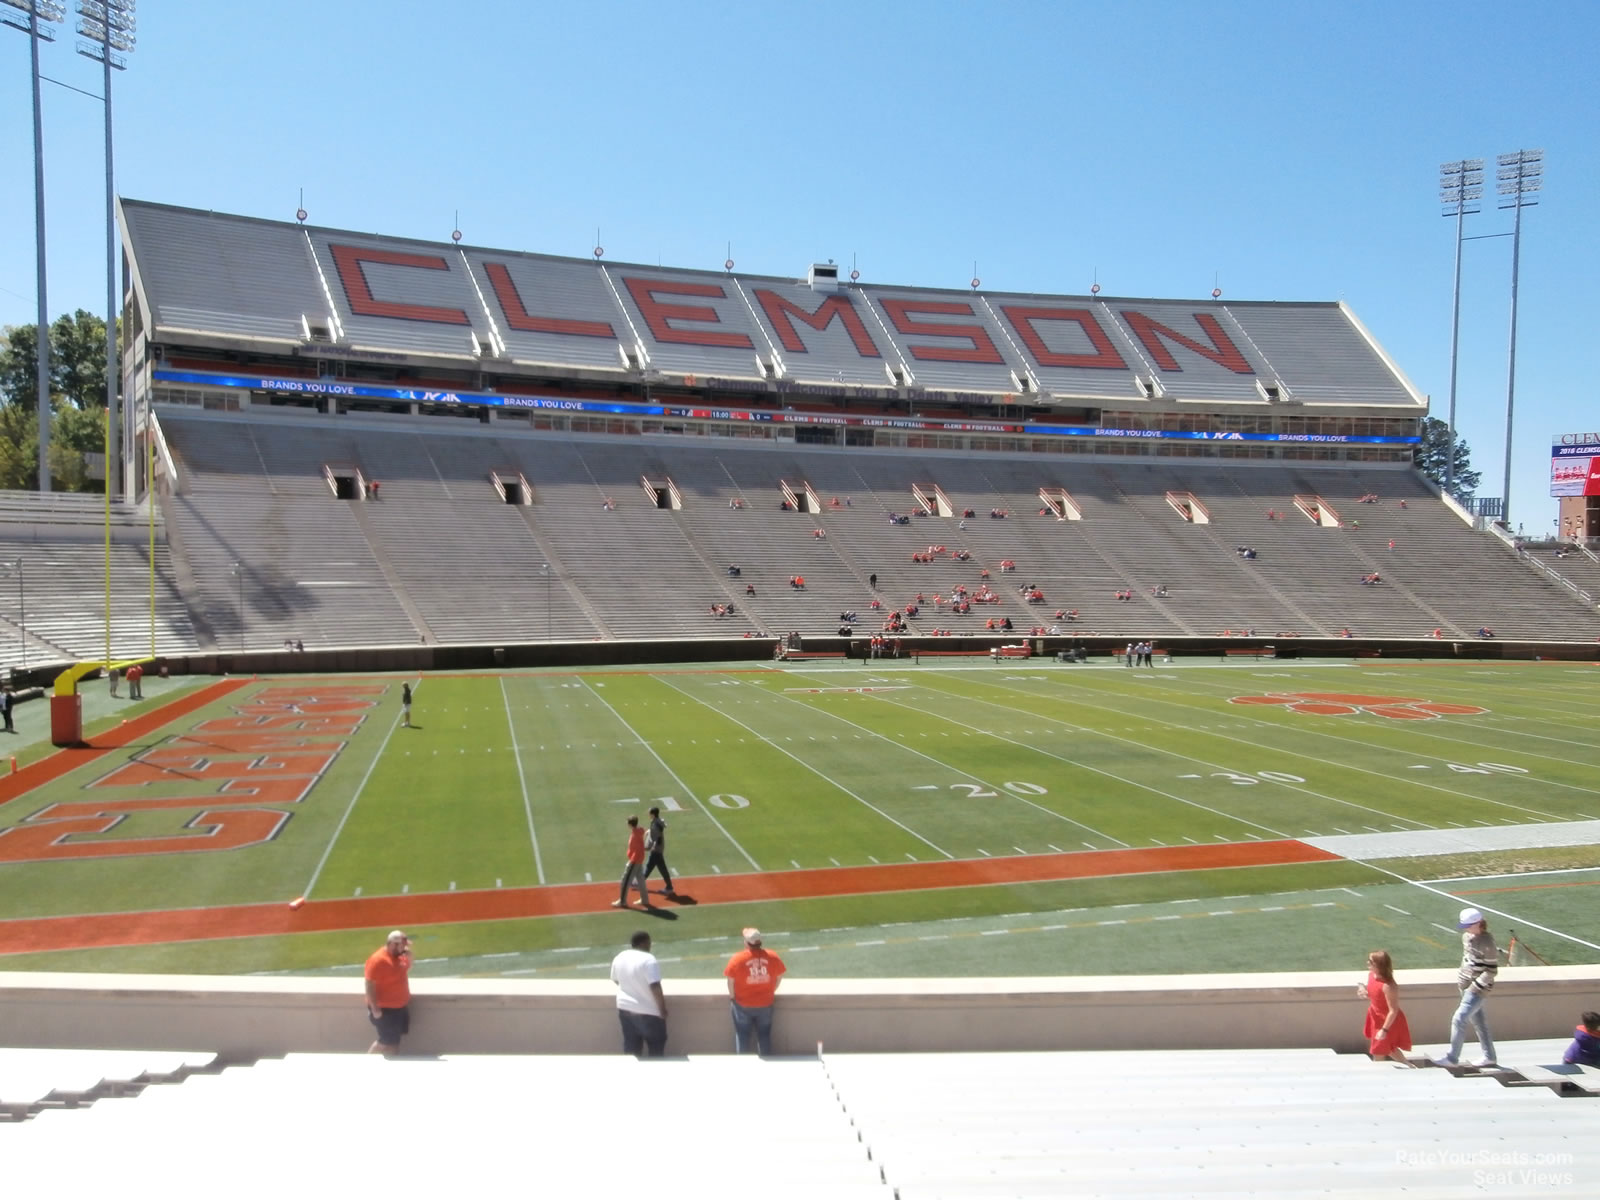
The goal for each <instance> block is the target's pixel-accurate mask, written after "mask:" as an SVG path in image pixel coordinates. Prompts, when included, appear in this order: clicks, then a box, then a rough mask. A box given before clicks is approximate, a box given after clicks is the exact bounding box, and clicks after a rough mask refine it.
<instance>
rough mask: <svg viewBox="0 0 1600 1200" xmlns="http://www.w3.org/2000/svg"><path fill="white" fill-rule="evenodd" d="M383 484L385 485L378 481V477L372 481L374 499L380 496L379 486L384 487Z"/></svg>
mask: <svg viewBox="0 0 1600 1200" xmlns="http://www.w3.org/2000/svg"><path fill="white" fill-rule="evenodd" d="M382 486H383V485H382V484H380V483H379V482H378V481H377V480H376V479H374V480H373V481H372V498H373V499H374V500H376V499H377V498H378V489H379V488H380V487H382Z"/></svg>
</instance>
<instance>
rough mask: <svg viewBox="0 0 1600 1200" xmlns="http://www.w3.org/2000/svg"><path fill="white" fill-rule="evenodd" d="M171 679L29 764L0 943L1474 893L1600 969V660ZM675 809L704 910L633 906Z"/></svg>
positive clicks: (14, 826)
mask: <svg viewBox="0 0 1600 1200" xmlns="http://www.w3.org/2000/svg"><path fill="white" fill-rule="evenodd" d="M407 681H409V682H410V683H411V684H412V686H413V688H414V692H415V702H414V705H413V709H412V727H410V728H407V727H405V726H403V725H402V724H401V723H400V706H399V692H400V686H401V684H402V683H403V682H407ZM146 707H147V709H148V711H146V712H144V713H142V715H140V716H139V717H138V718H137V719H136V720H135V721H132V722H130V723H129V724H127V725H125V726H113V727H112V728H111V729H109V730H107V731H106V732H105V733H104V734H101V735H99V736H96V737H94V738H93V739H92V740H93V741H94V743H95V746H96V747H97V749H96V750H94V751H75V752H72V753H71V754H69V755H65V756H57V757H56V758H47V759H44V760H42V761H40V762H38V763H34V764H31V765H30V766H29V767H28V768H27V769H26V770H24V771H23V772H22V773H21V774H19V775H16V776H13V777H11V779H10V780H9V781H7V782H8V785H9V787H8V790H4V791H0V797H5V801H4V803H3V804H0V896H3V911H0V968H3V969H65V970H130V971H131V970H161V971H284V970H299V971H321V970H335V971H344V970H348V969H349V967H350V965H351V964H355V963H359V961H360V960H361V959H362V958H363V957H364V956H365V954H366V953H367V952H369V951H370V950H371V949H372V948H373V947H374V946H376V945H377V944H378V941H379V940H381V935H382V933H383V931H385V930H386V929H388V928H389V927H391V926H393V925H405V926H406V927H407V928H408V929H410V930H411V931H412V932H413V935H414V937H415V938H416V943H417V950H418V954H419V956H420V958H421V959H422V960H423V961H421V962H419V968H418V969H419V973H425V972H435V973H442V974H455V975H463V974H504V975H513V976H523V977H555V978H563V977H566V978H571V977H582V976H584V975H585V974H586V973H588V972H592V971H597V970H598V971H601V972H602V973H603V966H602V964H603V963H604V962H605V961H607V960H608V959H609V955H610V953H611V952H612V951H613V949H614V947H615V946H617V945H620V944H621V943H623V942H624V941H625V940H626V937H627V934H628V933H630V932H631V931H632V929H633V928H635V927H637V926H638V925H639V923H640V922H643V921H647V922H650V925H649V927H650V928H651V931H652V935H653V936H654V937H655V940H656V946H657V950H658V953H659V954H661V955H662V956H663V958H665V959H669V960H671V961H672V962H674V963H676V964H677V968H676V969H677V970H678V971H679V973H695V972H701V971H702V970H703V972H704V973H706V974H714V973H715V971H716V969H717V967H718V964H719V963H720V961H721V959H722V958H723V957H725V954H726V951H727V949H728V947H730V946H731V944H732V942H731V939H732V937H733V936H734V935H735V934H736V933H737V930H738V929H739V928H740V927H741V926H742V925H745V924H755V925H759V926H760V927H761V928H763V930H766V931H770V932H769V942H770V943H771V944H773V945H774V948H776V949H779V950H780V951H782V950H784V949H787V950H789V951H791V952H793V953H796V954H798V955H799V956H800V957H801V958H802V959H803V960H804V961H805V964H806V970H807V971H808V973H811V974H824V975H896V974H907V975H983V974H989V975H1037V974H1110V973H1123V972H1157V971H1160V972H1168V971H1170V972H1196V971H1204V972H1211V971H1217V970H1274V969H1329V968H1334V967H1338V966H1340V965H1342V964H1343V963H1344V962H1348V963H1349V964H1352V969H1359V967H1360V964H1361V962H1362V959H1363V957H1364V955H1365V953H1366V951H1367V950H1368V949H1370V948H1372V947H1373V946H1387V947H1388V948H1390V949H1391V950H1392V951H1393V952H1394V953H1395V955H1396V959H1397V962H1398V963H1400V964H1401V965H1404V966H1408V967H1416V966H1429V965H1432V966H1443V965H1449V964H1452V963H1453V962H1454V960H1455V957H1456V954H1457V950H1456V946H1455V938H1454V935H1453V931H1452V930H1451V928H1450V927H1451V926H1452V925H1453V919H1454V913H1455V910H1456V908H1458V907H1460V905H1461V904H1463V903H1469V902H1470V903H1473V904H1476V905H1478V906H1480V907H1483V908H1484V909H1485V910H1487V911H1492V912H1494V913H1496V914H1498V915H1497V916H1496V918H1495V922H1494V923H1495V927H1496V930H1497V932H1501V931H1502V930H1503V928H1504V927H1511V928H1515V929H1516V930H1517V931H1518V933H1519V936H1520V937H1521V938H1523V939H1524V940H1525V942H1526V943H1527V944H1528V945H1530V946H1532V947H1535V948H1536V950H1537V952H1538V953H1539V954H1540V955H1542V956H1543V957H1545V958H1546V959H1548V960H1549V961H1551V962H1580V961H1582V962H1591V961H1600V947H1597V946H1596V945H1595V943H1596V942H1600V931H1597V929H1596V922H1595V921H1594V919H1593V914H1594V913H1595V912H1596V911H1597V910H1600V905H1597V904H1596V900H1597V899H1600V892H1597V887H1600V871H1596V870H1595V868H1596V867H1600V845H1597V843H1600V778H1597V770H1596V768H1597V767H1600V734H1596V733H1594V732H1593V730H1594V725H1595V722H1594V721H1593V718H1594V717H1595V716H1596V715H1600V675H1597V674H1596V672H1595V669H1594V668H1593V667H1590V666H1586V665H1572V664H1544V663H1497V664H1454V663H1438V664H1410V663H1372V664H1367V665H1356V664H1351V663H1332V664H1316V663H1308V664H1299V663H1287V664H1285V663H1276V662H1271V661H1265V662H1261V663H1259V664H1258V663H1240V662H1230V663H1228V664H1226V665H1213V664H1211V663H1208V662H1200V661H1195V660H1188V661H1179V662H1177V663H1173V664H1158V665H1157V666H1156V667H1154V668H1128V667H1125V666H1122V665H1109V664H1097V665H1093V666H1067V665H1058V664H1054V663H1049V664H1041V665H1032V664H1028V663H1019V662H1002V663H991V662H988V661H983V660H974V661H972V662H970V663H965V664H962V665H950V664H949V663H942V664H939V665H933V664H928V663H924V664H922V665H911V664H895V663H887V662H886V663H881V664H871V665H863V664H848V665H847V664H844V663H832V662H828V663H823V662H818V663H813V664H808V665H803V666H796V665H794V664H788V665H785V664H771V665H766V664H763V665H759V666H748V665H744V666H737V667H729V668H726V669H717V668H693V667H684V668H679V669H673V668H656V669H651V670H594V671H582V672H570V671H569V672H558V671H549V672H533V673H518V674H506V675H462V676H438V675H427V676H423V677H421V678H418V677H415V676H412V677H409V678H408V677H400V676H322V677H305V678H276V679H270V680H245V679H231V680H224V681H219V682H214V683H209V684H202V685H201V686H199V687H197V688H195V689H193V690H191V691H190V692H188V693H186V695H185V698H184V700H183V702H182V703H181V704H178V705H175V706H173V707H162V706H160V705H154V706H146ZM179 708H183V709H184V711H178V709H179ZM652 805H654V806H657V807H659V808H660V809H661V810H662V813H663V816H665V818H666V819H667V822H668V838H667V851H668V853H667V858H668V861H669V862H670V864H671V866H672V869H673V871H674V873H675V875H676V876H677V877H678V880H679V882H678V888H677V890H678V892H679V893H680V898H679V899H678V900H677V901H669V900H668V899H666V898H664V897H661V896H656V897H653V900H654V901H655V903H656V908H655V909H654V910H653V911H652V912H651V913H649V914H645V913H642V912H638V911H635V912H634V913H633V914H631V915H629V914H621V913H617V912H615V911H613V910H612V909H611V908H610V901H611V900H613V899H615V898H616V896H617V879H618V876H619V875H620V872H621V867H622V861H623V848H624V844H625V838H626V832H627V830H626V826H625V818H626V817H627V816H629V815H636V816H639V817H640V818H641V820H644V819H646V818H645V810H646V809H647V808H649V807H650V806H652ZM1591 823H1592V824H1591ZM656 886H657V887H659V886H660V885H659V882H657V885H656ZM301 897H303V898H304V901H305V902H304V904H303V905H299V906H297V907H294V908H291V907H290V902H291V901H295V900H297V899H298V898H301ZM1465 897H1470V900H1469V899H1465ZM1502 940H1504V937H1503V934H1502ZM1330 955H1337V956H1338V959H1339V960H1338V961H1330ZM796 965H797V966H798V965H799V964H798V962H797V964H796Z"/></svg>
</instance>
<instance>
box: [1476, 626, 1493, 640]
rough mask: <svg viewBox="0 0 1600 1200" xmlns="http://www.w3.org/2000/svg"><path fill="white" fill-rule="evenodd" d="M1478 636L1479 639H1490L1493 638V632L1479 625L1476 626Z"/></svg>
mask: <svg viewBox="0 0 1600 1200" xmlns="http://www.w3.org/2000/svg"><path fill="white" fill-rule="evenodd" d="M1478 636H1479V637H1481V638H1492V637H1493V636H1494V630H1492V629H1490V628H1489V627H1488V626H1487V625H1480V626H1478Z"/></svg>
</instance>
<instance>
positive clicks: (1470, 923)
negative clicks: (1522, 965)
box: [1433, 908, 1503, 1067]
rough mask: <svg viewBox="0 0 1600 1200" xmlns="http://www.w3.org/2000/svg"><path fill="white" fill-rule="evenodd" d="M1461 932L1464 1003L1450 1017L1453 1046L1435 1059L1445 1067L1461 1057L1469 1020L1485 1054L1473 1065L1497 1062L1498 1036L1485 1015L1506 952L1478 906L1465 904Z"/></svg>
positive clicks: (1459, 981)
mask: <svg viewBox="0 0 1600 1200" xmlns="http://www.w3.org/2000/svg"><path fill="white" fill-rule="evenodd" d="M1456 928H1458V929H1460V930H1461V931H1462V933H1461V969H1460V970H1459V971H1457V972H1456V987H1458V988H1460V989H1461V1004H1460V1006H1459V1007H1458V1008H1457V1009H1456V1011H1455V1015H1454V1016H1453V1017H1451V1018H1450V1049H1449V1051H1447V1052H1446V1053H1445V1055H1444V1057H1443V1058H1436V1059H1434V1060H1433V1061H1434V1063H1435V1064H1436V1065H1437V1066H1441V1067H1453V1066H1455V1065H1456V1064H1458V1063H1459V1062H1460V1061H1461V1047H1462V1045H1463V1044H1464V1043H1465V1042H1466V1040H1467V1023H1468V1022H1469V1021H1470V1022H1471V1023H1472V1027H1473V1029H1474V1030H1475V1031H1476V1032H1477V1034H1478V1046H1479V1048H1480V1049H1481V1050H1482V1051H1483V1057H1482V1058H1480V1059H1479V1060H1478V1061H1477V1062H1475V1063H1473V1064H1472V1065H1473V1066H1475V1067H1492V1066H1494V1065H1495V1057H1494V1039H1493V1038H1492V1037H1490V1036H1489V1021H1488V1019H1487V1018H1486V1017H1485V1016H1484V1012H1483V1006H1484V1002H1485V1001H1486V1000H1487V999H1488V998H1489V989H1490V988H1492V987H1494V980H1495V975H1496V973H1497V972H1498V971H1499V970H1500V955H1501V954H1502V953H1503V951H1501V950H1500V949H1498V948H1497V947H1496V946H1495V944H1494V935H1493V934H1492V933H1490V932H1489V922H1488V921H1486V920H1484V917H1483V914H1482V913H1481V912H1479V911H1478V910H1477V909H1475V908H1463V909H1462V910H1461V919H1460V920H1459V921H1458V922H1457V923H1456Z"/></svg>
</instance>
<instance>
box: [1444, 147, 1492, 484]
mask: <svg viewBox="0 0 1600 1200" xmlns="http://www.w3.org/2000/svg"><path fill="white" fill-rule="evenodd" d="M1482 198H1483V159H1481V158H1463V159H1459V160H1457V161H1456V162H1447V163H1441V164H1440V165H1439V203H1440V204H1441V205H1443V206H1444V215H1445V216H1447V217H1454V218H1455V219H1456V282H1455V300H1454V302H1453V303H1452V305H1451V310H1450V421H1449V426H1448V440H1447V442H1446V445H1445V460H1444V490H1445V494H1446V495H1449V496H1454V495H1455V481H1456V365H1457V362H1458V358H1459V351H1460V346H1461V241H1462V237H1461V235H1462V226H1463V221H1464V219H1465V218H1466V216H1467V215H1468V214H1469V213H1476V212H1477V211H1478V201H1479V200H1481V199H1482Z"/></svg>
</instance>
